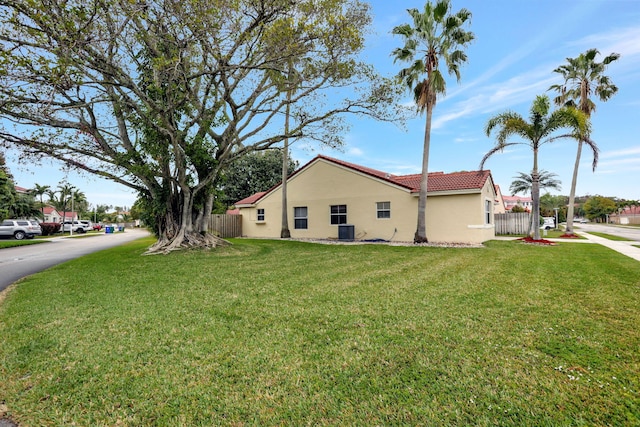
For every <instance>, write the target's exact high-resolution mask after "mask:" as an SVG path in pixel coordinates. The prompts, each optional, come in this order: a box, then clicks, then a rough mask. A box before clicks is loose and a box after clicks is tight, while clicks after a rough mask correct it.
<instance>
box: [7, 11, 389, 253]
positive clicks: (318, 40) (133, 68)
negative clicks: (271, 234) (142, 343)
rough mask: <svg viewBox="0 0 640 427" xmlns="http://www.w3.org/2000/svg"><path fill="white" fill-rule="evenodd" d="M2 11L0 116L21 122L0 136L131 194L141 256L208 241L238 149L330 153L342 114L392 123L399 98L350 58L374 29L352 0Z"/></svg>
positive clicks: (30, 154)
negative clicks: (210, 219)
mask: <svg viewBox="0 0 640 427" xmlns="http://www.w3.org/2000/svg"><path fill="white" fill-rule="evenodd" d="M0 17H1V18H0V22H1V24H2V25H1V26H0V37H1V38H2V40H3V49H2V50H1V51H0V64H1V68H2V69H1V71H2V72H1V73H0V96H2V98H3V100H4V101H3V102H2V103H0V118H1V119H7V120H6V121H7V122H9V121H10V122H13V123H17V124H19V125H21V126H16V127H15V128H14V127H12V128H7V127H4V128H1V129H0V141H4V143H5V144H8V145H11V146H14V147H17V148H18V149H20V150H21V151H23V152H24V153H25V156H24V157H25V158H33V157H34V156H38V155H41V156H46V157H50V158H53V159H57V160H59V161H61V162H63V163H64V164H65V165H66V166H67V167H70V168H73V169H78V170H81V171H85V172H89V173H93V174H97V175H100V176H102V177H103V178H107V179H110V180H112V181H114V182H117V183H120V184H122V185H125V186H127V187H130V188H132V189H134V190H136V191H137V192H138V193H139V195H140V196H141V197H143V198H145V199H146V208H147V209H151V213H152V215H153V216H154V217H155V221H154V223H155V224H156V228H155V231H156V233H157V234H158V237H159V239H158V242H157V244H156V245H155V246H154V247H152V248H151V249H150V252H167V251H170V250H172V249H176V248H179V247H183V246H213V245H215V244H218V243H220V242H219V241H218V240H217V239H216V238H215V237H214V236H211V235H208V234H204V232H205V231H206V228H205V224H206V223H207V221H204V218H206V216H207V215H208V213H209V212H210V211H211V205H212V199H213V193H214V191H215V188H216V187H217V185H218V184H219V179H220V176H221V173H222V171H223V170H224V169H225V168H227V166H228V165H229V164H231V163H232V162H233V161H234V160H236V159H238V158H240V157H242V156H244V155H245V154H247V153H250V152H253V151H257V150H264V149H268V148H271V147H273V146H275V145H276V144H280V143H282V141H284V139H285V138H287V137H290V138H295V139H300V138H306V139H311V140H316V141H322V142H323V143H328V144H331V145H339V144H341V142H342V135H344V124H343V122H342V121H341V120H340V118H341V116H343V115H344V114H362V115H368V116H372V117H375V118H378V119H384V120H393V119H396V118H397V116H396V115H395V111H394V110H392V109H391V108H389V106H390V105H394V104H395V103H396V97H397V95H398V92H399V90H398V89H397V88H396V87H395V86H394V85H392V84H391V83H390V82H389V81H387V80H385V79H381V78H379V76H377V75H376V74H375V73H374V71H373V70H372V68H371V67H370V66H369V65H367V64H363V63H361V62H359V60H358V56H359V54H360V52H361V51H362V49H363V46H364V35H365V32H366V31H367V28H368V27H369V25H370V22H371V17H370V14H369V6H368V5H367V4H366V3H364V2H361V1H358V0H269V1H266V0H258V1H256V0H213V1H203V0H182V1H169V0H150V1H146V2H138V1H133V2H126V1H124V2H123V1H115V0H82V1H80V0H69V1H65V2H60V1H57V0H42V1H38V2H30V3H29V4H28V5H25V4H24V3H23V2H3V3H2V5H1V6H0ZM291 63H294V64H296V71H297V73H298V75H299V85H298V87H299V89H298V90H296V91H295V93H292V94H291V96H289V97H288V96H286V95H285V94H286V93H287V92H289V93H290V91H286V90H285V91H283V85H282V76H283V75H285V74H286V73H285V71H286V70H287V66H288V64H291ZM336 88H340V90H341V93H342V94H344V99H342V100H336V97H335V91H336ZM329 95H331V96H329ZM287 106H289V107H290V108H291V114H292V115H293V116H295V117H296V120H295V123H294V124H292V125H291V126H290V128H289V129H288V132H284V131H283V129H284V126H283V125H282V122H283V120H284V118H283V117H284V111H285V109H286V108H287ZM4 121H5V120H3V121H2V122H4ZM2 122H0V123H2ZM0 126H2V124H0ZM13 129H18V130H13Z"/></svg>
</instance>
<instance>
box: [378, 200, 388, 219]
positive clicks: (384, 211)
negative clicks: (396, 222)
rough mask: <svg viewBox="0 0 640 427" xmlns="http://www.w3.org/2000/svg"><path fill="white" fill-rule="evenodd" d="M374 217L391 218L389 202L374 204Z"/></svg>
mask: <svg viewBox="0 0 640 427" xmlns="http://www.w3.org/2000/svg"><path fill="white" fill-rule="evenodd" d="M376 217H377V218H378V219H389V218H391V202H376Z"/></svg>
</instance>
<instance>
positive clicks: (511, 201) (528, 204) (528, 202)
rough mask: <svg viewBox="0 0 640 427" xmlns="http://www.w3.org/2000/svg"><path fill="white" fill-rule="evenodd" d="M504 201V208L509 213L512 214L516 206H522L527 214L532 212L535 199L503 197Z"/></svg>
mask: <svg viewBox="0 0 640 427" xmlns="http://www.w3.org/2000/svg"><path fill="white" fill-rule="evenodd" d="M502 199H503V200H504V207H505V209H506V210H507V212H511V209H513V207H514V206H516V205H517V206H520V207H522V208H524V209H525V210H526V211H527V212H531V208H532V207H533V199H532V198H531V197H523V196H502Z"/></svg>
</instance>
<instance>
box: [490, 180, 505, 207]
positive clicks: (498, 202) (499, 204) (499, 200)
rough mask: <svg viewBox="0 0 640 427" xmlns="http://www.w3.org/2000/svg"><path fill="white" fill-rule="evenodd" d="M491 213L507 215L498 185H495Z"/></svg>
mask: <svg viewBox="0 0 640 427" xmlns="http://www.w3.org/2000/svg"><path fill="white" fill-rule="evenodd" d="M493 213H494V214H503V213H507V206H506V205H505V203H504V196H503V195H502V191H501V190H500V186H499V185H498V184H496V201H495V203H494V204H493Z"/></svg>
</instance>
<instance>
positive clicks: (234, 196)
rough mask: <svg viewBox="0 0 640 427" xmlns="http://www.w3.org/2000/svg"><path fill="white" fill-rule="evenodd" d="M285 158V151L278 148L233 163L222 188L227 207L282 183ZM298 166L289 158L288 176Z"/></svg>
mask: <svg viewBox="0 0 640 427" xmlns="http://www.w3.org/2000/svg"><path fill="white" fill-rule="evenodd" d="M283 157H284V150H283V149H281V148H277V149H273V150H266V151H262V152H257V153H251V154H248V155H246V156H244V157H242V158H241V159H238V160H237V161H235V162H233V163H232V164H231V165H230V166H229V167H228V168H227V169H226V171H225V172H224V176H223V179H222V186H221V187H220V188H221V190H222V193H223V194H224V196H223V197H224V202H225V205H226V207H229V206H232V205H233V204H234V203H235V202H237V201H238V200H242V199H244V198H245V197H249V196H251V195H252V194H255V193H257V192H259V191H266V190H269V189H270V188H271V187H274V186H275V185H277V184H278V183H280V180H281V178H282V162H283ZM297 166H298V164H297V162H294V161H293V160H291V159H290V158H289V157H288V156H287V168H286V173H287V175H290V174H291V173H293V172H294V171H295V170H296V167H297Z"/></svg>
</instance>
